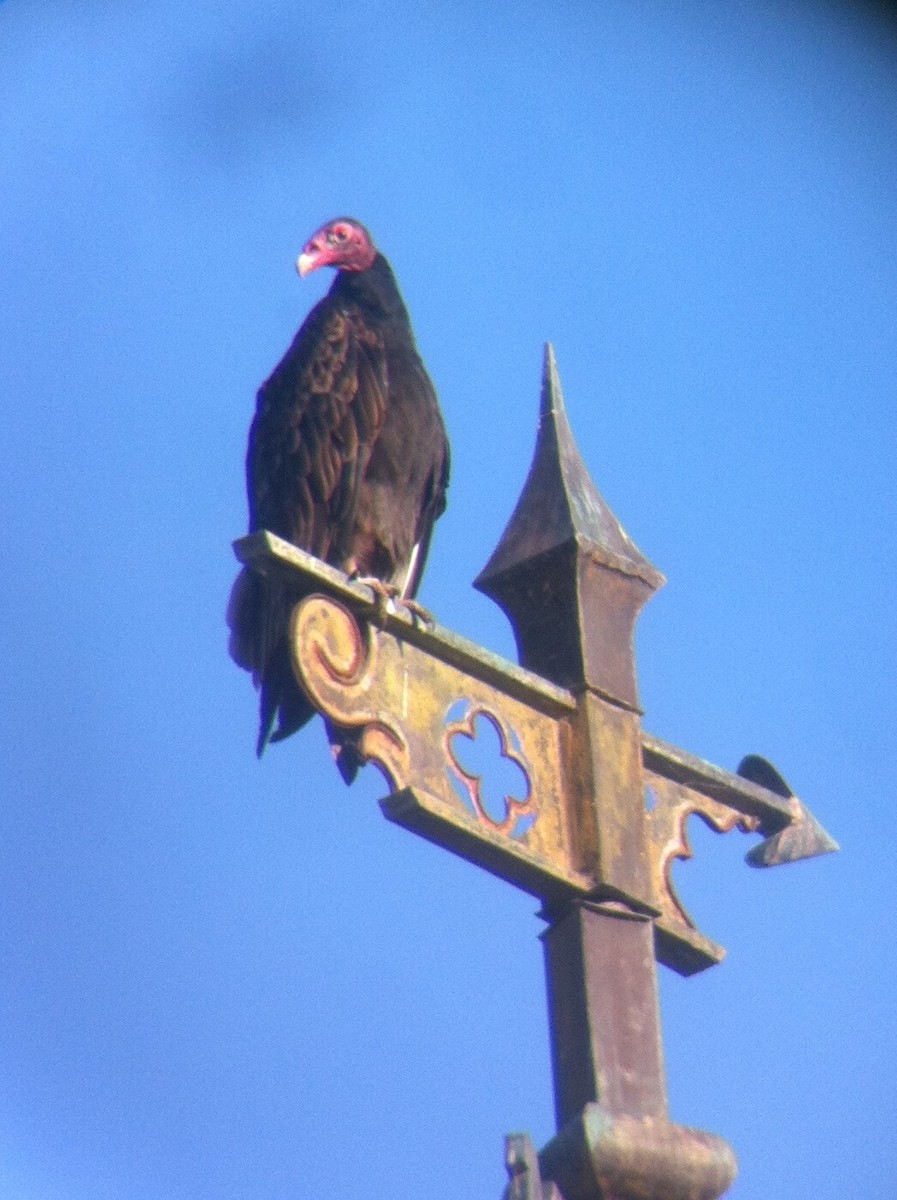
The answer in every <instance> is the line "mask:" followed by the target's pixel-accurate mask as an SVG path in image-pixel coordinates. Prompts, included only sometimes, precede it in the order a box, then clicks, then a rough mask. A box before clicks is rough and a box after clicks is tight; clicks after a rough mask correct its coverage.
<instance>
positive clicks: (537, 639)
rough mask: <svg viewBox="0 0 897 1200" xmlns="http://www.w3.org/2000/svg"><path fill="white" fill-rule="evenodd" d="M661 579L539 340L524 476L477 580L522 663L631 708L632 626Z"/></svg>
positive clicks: (635, 704)
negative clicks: (602, 488) (536, 406)
mask: <svg viewBox="0 0 897 1200" xmlns="http://www.w3.org/2000/svg"><path fill="white" fill-rule="evenodd" d="M663 582H664V578H663V575H661V573H660V572H659V571H658V570H657V568H656V567H654V566H653V565H652V564H651V563H650V562H649V561H648V560H647V559H646V558H645V556H644V555H643V554H642V553H641V551H640V550H639V549H638V547H637V546H636V545H635V543H634V542H633V541H632V539H631V538H630V537H629V535H628V534H627V533H626V531H625V530H624V529H623V527H622V525H621V524H620V522H619V521H618V520H617V518H616V517H615V516H614V514H613V512H612V511H611V509H610V508H609V507H608V505H607V503H606V501H605V500H604V499H603V498H602V496H601V495H600V493H599V492H598V489H597V488H596V487H595V485H594V483H593V482H592V480H591V478H590V477H589V474H588V471H587V470H586V467H585V464H584V463H583V461H582V456H581V455H580V453H579V450H578V449H577V447H576V443H575V441H574V439H573V433H572V431H571V429H570V423H569V421H568V420H567V413H566V411H565V408H564V398H563V394H562V392H561V385H560V380H559V378H558V370H557V364H556V362H555V357H554V351H553V349H552V347H551V345H550V344H549V345H546V347H545V359H544V365H543V371H542V396H541V403H540V413H539V432H538V435H537V438H536V449H535V453H534V455H533V461H532V465H531V467H530V471H529V476H528V477H527V480H526V483H525V484H524V487H523V492H522V493H521V496H520V499H519V500H518V502H517V507H516V508H515V510H514V513H513V515H512V517H511V519H510V521H509V522H508V526H507V528H506V529H505V532H504V534H503V535H502V537H501V540H500V541H499V544H498V546H497V547H496V549H495V551H494V553H493V555H492V557H491V558H490V559H489V562H488V563H487V565H486V567H485V568H484V569H483V571H482V572H481V573H480V575H479V576H478V577H477V579H476V580H475V582H474V587H476V588H477V589H479V591H481V592H484V593H485V594H486V595H487V596H490V597H491V598H492V599H493V600H495V601H496V603H497V604H499V605H500V607H501V608H502V609H504V611H505V612H506V614H507V615H508V618H509V619H510V621H511V624H512V626H513V628H514V633H515V636H516V638H517V648H518V652H519V655H520V660H521V663H522V664H523V665H524V666H526V667H528V668H529V669H530V670H534V671H537V672H538V673H539V674H542V675H545V676H547V677H548V678H550V679H552V680H553V681H554V682H555V683H562V684H564V685H565V686H568V687H577V686H583V685H585V686H588V687H592V688H594V689H595V690H597V691H600V692H602V693H604V694H605V695H607V696H609V697H610V698H612V699H615V700H616V701H617V702H618V703H621V704H623V705H624V706H625V707H628V708H638V701H637V697H636V690H635V666H634V656H633V650H632V632H633V627H634V623H635V618H636V615H637V613H638V610H639V609H640V608H641V606H642V605H643V604H644V603H645V601H646V600H647V599H648V598H649V596H650V595H652V594H653V593H654V592H655V591H656V590H657V589H658V588H659V587H661V586H662V584H663Z"/></svg>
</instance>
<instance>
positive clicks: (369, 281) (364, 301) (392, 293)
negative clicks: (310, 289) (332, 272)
mask: <svg viewBox="0 0 897 1200" xmlns="http://www.w3.org/2000/svg"><path fill="white" fill-rule="evenodd" d="M331 291H332V292H333V293H334V294H335V295H338V296H339V297H340V299H341V300H348V301H352V302H354V303H356V304H360V305H362V307H364V308H365V309H367V310H368V311H369V312H375V313H376V314H377V315H378V316H383V317H390V318H395V317H399V318H401V319H403V320H404V321H407V320H408V313H407V311H406V309H405V304H404V302H403V300H402V295H401V293H400V292H399V287H398V284H397V283H396V279H395V276H394V275H393V273H392V268H391V267H390V265H389V263H388V262H387V261H386V259H385V258H384V257H383V255H382V254H378V255H377V257H376V258H375V259H374V261H373V262H372V263H371V265H370V266H369V267H368V269H367V270H366V271H338V272H337V276H336V279H335V280H334V281H333V287H332V289H331Z"/></svg>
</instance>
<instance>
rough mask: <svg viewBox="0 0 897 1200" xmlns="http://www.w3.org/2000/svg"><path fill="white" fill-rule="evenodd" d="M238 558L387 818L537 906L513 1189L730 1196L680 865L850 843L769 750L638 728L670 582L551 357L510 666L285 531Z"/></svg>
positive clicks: (700, 961)
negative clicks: (597, 465)
mask: <svg viewBox="0 0 897 1200" xmlns="http://www.w3.org/2000/svg"><path fill="white" fill-rule="evenodd" d="M235 548H236V551H237V554H238V557H239V558H240V559H241V560H242V561H243V562H244V563H248V564H249V565H251V566H252V567H253V568H254V569H256V570H259V571H262V572H266V573H268V574H269V575H271V576H272V577H275V578H277V579H279V580H280V581H281V584H282V586H283V587H284V588H285V589H287V591H288V592H290V593H292V595H293V598H294V600H295V608H294V611H293V618H292V626H291V638H292V652H293V665H294V670H295V672H296V676H297V678H298V679H299V681H300V683H301V684H302V686H303V687H304V688H305V690H306V692H307V693H308V695H309V696H310V697H311V699H312V701H313V703H314V704H315V706H316V707H317V708H318V710H319V711H320V712H321V713H323V714H324V715H325V716H326V717H327V718H328V720H330V721H331V722H333V723H334V724H335V725H337V726H338V727H340V728H341V729H343V730H345V731H347V732H348V733H349V734H351V736H352V737H353V738H354V740H355V744H356V745H357V747H358V750H359V752H360V754H361V755H362V757H363V758H364V759H366V760H369V761H373V762H375V763H377V764H378V765H379V766H380V767H381V768H382V769H383V771H384V772H385V773H386V775H387V776H388V778H389V780H390V781H391V784H392V788H393V790H392V793H391V794H390V795H389V796H387V798H386V799H385V800H383V801H381V807H382V809H383V812H384V814H385V815H386V816H387V817H388V818H389V820H391V821H394V822H396V823H398V824H400V825H403V826H404V827H406V828H407V829H411V830H413V831H414V832H416V833H418V834H421V835H422V836H424V837H426V838H428V839H429V840H431V841H433V842H435V843H437V844H438V845H440V846H443V847H445V848H447V849H449V850H452V851H454V852H455V853H456V854H459V855H461V856H463V857H464V858H466V859H468V860H470V861H471V862H474V863H476V864H478V865H479V866H481V867H484V868H485V869H486V870H488V871H491V872H493V873H494V874H495V875H498V876H499V877H501V878H502V879H505V880H507V881H509V882H510V883H513V884H515V885H516V886H518V887H520V888H522V889H524V890H525V891H527V892H529V893H531V894H532V895H534V896H536V897H538V898H539V899H540V900H541V902H542V905H543V908H542V915H543V916H544V917H545V919H546V921H547V923H548V924H547V929H546V930H545V932H544V933H543V935H542V937H543V944H544V949H545V958H546V973H547V983H548V996H549V1013H550V1021H551V1045H552V1061H553V1073H554V1086H555V1108H556V1115H557V1126H558V1133H557V1135H556V1137H555V1138H553V1139H552V1141H551V1142H549V1144H548V1145H547V1146H545V1147H544V1148H543V1150H542V1151H541V1153H540V1154H539V1155H538V1157H537V1156H536V1155H535V1152H534V1150H533V1148H532V1145H531V1144H530V1142H529V1140H528V1138H526V1136H525V1135H515V1136H513V1137H511V1138H509V1139H508V1144H507V1169H508V1173H509V1177H510V1181H509V1184H508V1188H507V1192H506V1195H507V1197H508V1200H558V1198H559V1197H560V1198H561V1200H625V1198H630V1197H631V1198H632V1200H636V1198H638V1200H715V1198H716V1197H719V1196H721V1195H722V1194H723V1192H724V1191H725V1190H726V1189H727V1188H728V1187H729V1185H730V1183H731V1182H732V1179H733V1178H734V1174H735V1169H736V1167H735V1158H734V1155H733V1153H732V1151H731V1150H730V1148H729V1147H728V1145H727V1144H726V1143H725V1142H724V1141H723V1140H722V1139H720V1138H718V1137H716V1136H714V1135H712V1134H709V1133H704V1132H701V1131H699V1130H694V1129H688V1128H685V1127H683V1126H680V1125H676V1124H674V1123H673V1122H671V1121H670V1119H669V1116H668V1112H667V1094H666V1082H665V1077H664V1067H663V1052H662V1043H661V1034H660V1018H659V1008H658V999H657V977H656V961H657V960H659V961H660V962H662V963H665V964H666V965H667V966H669V967H671V968H672V969H673V970H675V971H678V972H680V973H682V974H684V975H690V974H693V973H694V972H696V971H700V970H702V969H704V968H706V967H709V966H712V965H713V964H714V963H716V962H719V960H720V959H721V958H722V956H723V953H724V951H723V950H722V948H721V947H719V946H718V945H717V944H716V943H715V942H713V941H711V940H710V939H709V938H708V937H706V936H705V935H704V934H702V933H701V932H700V931H699V930H698V929H697V928H696V927H695V925H694V922H693V921H692V920H691V918H690V917H689V915H688V913H687V912H686V911H685V909H684V907H683V906H682V904H681V902H680V901H679V899H678V897H677V895H676V892H675V890H674V888H673V885H672V882H671V878H670V870H671V866H672V863H673V861H674V860H675V859H676V858H683V857H688V856H689V855H690V849H689V846H688V841H687V838H686V829H685V826H686V822H687V820H688V817H689V816H690V815H692V814H697V815H698V816H699V817H701V818H702V819H703V820H704V821H706V822H707V823H708V824H709V825H710V826H711V827H712V828H713V829H715V830H717V831H719V832H727V831H729V830H733V829H736V828H737V829H740V830H742V831H744V832H750V833H757V834H760V835H761V836H762V839H763V840H762V841H761V842H759V843H758V844H756V845H755V847H754V848H753V849H752V850H751V851H750V853H749V854H748V856H747V857H748V861H749V862H750V863H751V864H752V865H754V866H773V865H776V864H778V863H783V862H789V861H793V860H795V859H799V858H806V857H810V856H812V855H816V854H824V853H826V852H828V851H831V850H835V849H837V846H836V843H835V842H833V841H832V839H831V838H830V837H829V836H828V834H827V833H826V832H825V831H824V830H823V829H822V828H821V826H820V825H819V824H818V823H817V822H816V820H815V819H814V818H813V817H812V815H811V814H810V813H809V812H808V811H807V809H806V808H805V807H804V806H803V805H802V804H801V802H800V800H798V798H797V797H796V796H795V795H794V794H793V793H792V792H791V790H790V788H789V787H788V786H787V784H786V783H785V782H784V780H783V779H782V778H781V776H780V775H779V774H778V773H777V772H776V770H775V769H774V768H773V767H772V766H771V765H770V764H769V763H768V762H766V761H765V760H764V759H761V758H758V757H756V756H750V757H748V758H745V759H744V760H743V762H742V763H741V765H740V766H739V768H738V772H737V773H736V774H730V773H729V772H728V771H724V770H721V769H719V768H717V767H714V766H711V765H710V764H708V763H706V762H703V761H702V760H700V759H698V758H695V757H693V756H692V755H690V754H687V753H685V752H684V751H682V750H679V749H677V748H676V747H674V746H671V745H668V744H667V743H665V742H663V741H661V740H660V739H659V738H656V737H653V736H651V735H650V734H648V733H646V732H645V731H644V730H643V729H642V728H641V710H640V708H639V703H638V695H637V690H636V673H635V656H634V650H633V634H634V627H635V621H636V618H637V616H638V613H639V611H640V610H641V608H642V606H643V605H644V604H645V602H646V601H647V600H648V599H649V598H650V597H651V595H652V594H653V593H654V592H655V591H656V590H657V588H658V587H660V586H661V584H662V583H663V576H662V575H661V574H660V572H659V571H658V570H657V569H656V568H655V567H654V566H652V564H651V563H650V562H648V560H647V559H646V558H645V557H644V556H643V555H642V554H641V553H640V552H639V550H638V549H637V548H636V546H635V545H634V544H633V542H632V541H631V539H630V538H629V536H628V535H627V534H626V533H625V531H624V530H623V528H622V527H621V525H620V523H619V522H618V521H617V519H616V517H615V516H614V515H613V513H612V512H611V511H610V509H609V508H608V506H607V504H606V503H605V501H604V500H603V499H602V497H601V496H600V495H599V493H598V491H597V490H596V488H595V486H594V484H593V483H592V481H591V479H590V478H589V475H588V473H587V471H586V469H585V466H584V464H583V462H582V459H581V457H580V455H579V452H578V450H577V448H576V445H575V443H574V440H573V435H572V433H571V430H570V426H569V423H568V420H567V416H566V413H565V410H564V403H563V398H562V395H561V389H560V384H559V381H558V374H557V368H556V364H555V360H554V355H553V352H552V350H551V347H550V346H549V347H547V348H546V354H545V365H544V372H543V381H542V398H541V412H540V423H539V433H538V437H537V442H536V449H535V454H534V457H533V463H532V466H531V468H530V473H529V477H528V479H527V481H526V484H525V486H524V489H523V493H522V494H521V497H520V500H519V502H518V504H517V508H516V509H515V511H514V514H513V516H512V517H511V520H510V522H509V523H508V526H507V528H506V530H505V532H504V535H503V536H502V538H501V541H500V542H499V545H498V547H497V548H496V550H495V552H494V554H493V555H492V558H491V559H490V561H489V563H488V564H487V566H486V567H485V569H484V570H483V572H482V573H481V574H480V576H479V578H478V579H477V580H476V582H475V586H476V587H477V588H479V589H480V590H481V591H483V592H484V593H486V594H487V595H488V596H491V597H492V598H493V599H494V600H495V601H496V602H497V603H498V604H499V605H500V606H501V607H502V609H503V610H504V611H505V612H506V614H507V615H508V617H509V619H510V621H511V624H512V626H513V629H514V633H515V637H516V641H517V648H518V653H519V658H520V665H519V666H517V665H514V664H512V663H510V662H508V661H506V660H504V659H502V658H499V657H498V656H496V655H493V654H490V653H489V652H488V651H486V650H484V649H482V648H481V647H479V646H477V645H475V644H473V643H471V642H469V641H467V640H466V639H464V638H461V637H459V636H457V635H456V634H453V633H451V632H450V631H448V630H445V629H443V628H441V627H430V626H428V625H427V624H424V623H422V622H421V621H420V620H419V618H414V617H413V616H412V615H411V614H409V613H407V612H406V611H405V610H403V609H402V608H398V609H396V611H389V612H386V613H385V614H384V613H383V612H382V604H380V605H379V606H378V601H377V598H376V597H375V596H374V595H373V593H372V592H371V591H370V589H369V588H367V587H365V586H363V585H361V584H358V583H353V582H351V581H349V580H348V579H347V578H346V577H345V576H344V575H343V574H342V573H340V572H339V571H336V570H333V569H332V568H330V567H327V566H325V565H324V564H323V563H321V562H319V561H318V560H317V559H314V558H312V557H311V556H310V555H308V554H305V553H303V552H302V551H300V550H297V549H296V548H295V547H293V546H291V545H289V544H288V543H286V542H283V541H281V540H280V539H278V538H276V537H274V536H273V535H271V534H268V533H257V534H253V535H252V536H250V537H248V538H243V539H241V540H240V541H239V542H237V543H236V544H235ZM490 748H491V760H490V759H489V750H490ZM484 753H485V754H486V757H485V758H484V757H483V754H484ZM490 761H491V762H492V764H493V765H492V767H489V765H488V764H489V762H490ZM498 768H500V774H498V775H496V779H498V784H497V785H496V783H495V780H494V779H492V778H490V777H491V776H492V775H493V774H495V771H496V769H498Z"/></svg>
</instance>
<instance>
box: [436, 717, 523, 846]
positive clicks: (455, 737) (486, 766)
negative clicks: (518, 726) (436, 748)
mask: <svg viewBox="0 0 897 1200" xmlns="http://www.w3.org/2000/svg"><path fill="white" fill-rule="evenodd" d="M459 707H461V708H462V711H463V709H465V708H466V712H464V715H463V716H461V717H459V718H457V719H454V720H450V719H447V720H446V726H445V738H444V745H445V754H446V759H447V760H448V764H449V766H448V776H449V778H450V780H451V782H452V786H453V787H454V790H455V792H456V793H457V795H458V797H459V798H460V799H461V801H462V802H463V803H464V804H465V806H466V807H467V809H468V810H469V811H470V812H471V813H472V814H473V815H474V816H475V817H476V818H477V820H479V821H482V822H483V823H484V824H485V825H488V826H489V827H490V828H492V829H494V830H495V831H496V832H497V833H505V834H508V835H509V836H510V837H512V838H519V837H523V836H524V834H526V833H527V832H528V831H529V830H530V829H531V828H532V827H533V824H534V823H535V821H536V817H537V816H538V813H537V812H536V809H535V804H534V802H533V799H532V785H531V783H530V776H529V772H528V770H527V767H526V762H525V760H524V758H523V755H522V754H521V753H520V752H519V750H518V749H517V748H516V746H517V745H519V739H518V738H517V736H516V734H515V733H514V731H513V729H508V728H507V727H506V725H505V723H504V722H503V720H502V719H501V717H500V716H498V715H497V714H496V713H494V712H492V711H491V710H490V709H488V708H485V707H483V706H482V705H477V704H466V703H463V704H462V705H458V704H454V705H452V707H451V709H450V710H449V714H448V717H451V716H452V713H453V712H455V711H456V710H457V709H458V708H459Z"/></svg>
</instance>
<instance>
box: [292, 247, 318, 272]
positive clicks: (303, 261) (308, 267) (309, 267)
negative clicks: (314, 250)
mask: <svg viewBox="0 0 897 1200" xmlns="http://www.w3.org/2000/svg"><path fill="white" fill-rule="evenodd" d="M317 265H318V263H317V262H316V260H315V256H314V255H313V254H306V253H305V252H304V251H303V252H302V254H300V255H299V257H298V258H297V259H296V270H297V271H298V272H299V274H300V275H301V276H303V278H304V277H305V276H306V275H307V274H308V273H309V271H313V270H314V269H315V267H316V266H317Z"/></svg>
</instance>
